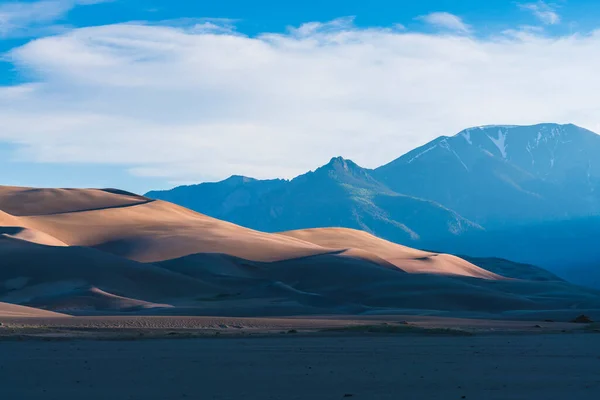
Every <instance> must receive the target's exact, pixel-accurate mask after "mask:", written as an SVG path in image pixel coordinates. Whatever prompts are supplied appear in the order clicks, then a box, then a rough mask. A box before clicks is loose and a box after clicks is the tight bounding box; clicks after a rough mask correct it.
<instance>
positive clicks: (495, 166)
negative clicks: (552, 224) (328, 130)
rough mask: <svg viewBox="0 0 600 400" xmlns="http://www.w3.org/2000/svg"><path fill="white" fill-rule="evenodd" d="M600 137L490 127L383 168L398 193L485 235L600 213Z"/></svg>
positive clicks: (379, 173) (543, 127)
mask: <svg viewBox="0 0 600 400" xmlns="http://www.w3.org/2000/svg"><path fill="white" fill-rule="evenodd" d="M599 155H600V136H598V135H597V134H595V133H593V132H591V131H588V130H586V129H583V128H580V127H577V126H575V125H557V124H540V125H534V126H484V127H477V128H470V129H466V130H464V131H462V132H460V133H458V134H457V135H455V136H452V137H445V136H443V137H440V138H438V139H435V140H433V141H431V142H429V143H428V144H426V145H424V146H422V147H420V148H417V149H415V150H413V151H411V152H409V153H407V154H405V155H403V156H402V157H400V158H398V159H396V160H394V161H392V162H391V163H389V164H386V165H384V166H382V167H379V168H377V169H376V170H374V171H373V172H372V175H373V176H374V177H375V178H376V179H378V180H379V181H380V182H382V183H384V184H385V185H387V186H388V187H390V188H391V189H392V190H395V191H398V192H402V193H405V194H407V195H410V196H416V197H420V198H425V199H429V200H432V201H435V202H438V203H440V204H443V205H444V206H446V207H448V208H450V209H453V210H455V211H456V212H458V213H459V214H461V215H463V216H464V217H465V218H468V219H470V220H472V221H474V222H476V223H478V224H480V225H482V226H484V227H485V228H486V229H493V228H496V227H502V226H510V225H514V224H519V225H524V224H527V223H530V222H541V221H548V220H561V219H570V218H574V217H581V216H586V215H593V214H598V213H600V192H599V190H598V189H599V185H600V161H599V160H600V159H599V157H598V156H599Z"/></svg>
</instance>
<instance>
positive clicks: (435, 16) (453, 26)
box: [417, 12, 471, 33]
mask: <svg viewBox="0 0 600 400" xmlns="http://www.w3.org/2000/svg"><path fill="white" fill-rule="evenodd" d="M417 19H420V20H422V21H424V22H426V23H428V24H429V25H433V26H435V27H437V28H442V29H448V30H451V31H455V32H462V33H469V32H471V27H470V26H469V25H467V24H465V23H464V22H463V20H462V19H461V18H460V17H458V16H456V15H454V14H450V13H447V12H434V13H431V14H427V15H423V16H421V17H418V18H417Z"/></svg>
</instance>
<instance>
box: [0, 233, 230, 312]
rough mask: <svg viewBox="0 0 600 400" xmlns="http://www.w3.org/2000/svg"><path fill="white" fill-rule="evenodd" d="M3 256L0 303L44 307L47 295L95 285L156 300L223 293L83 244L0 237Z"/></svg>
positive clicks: (75, 292)
mask: <svg viewBox="0 0 600 400" xmlns="http://www.w3.org/2000/svg"><path fill="white" fill-rule="evenodd" d="M0 260H2V261H1V262H0V301H5V302H10V303H18V304H26V305H29V304H36V305H40V299H44V302H45V303H46V304H50V303H52V302H53V300H52V299H53V298H64V297H65V296H71V295H80V293H81V291H82V290H88V289H91V288H97V289H99V290H100V291H103V292H107V293H109V294H111V295H115V296H122V297H126V298H131V299H137V300H141V301H146V302H158V303H168V302H169V301H171V300H175V301H177V300H180V299H182V298H186V297H189V298H192V297H195V296H198V295H201V294H204V295H212V294H216V293H219V291H220V290H219V289H217V288H214V287H213V286H211V285H209V284H205V283H203V282H201V281H199V280H197V279H193V278H190V277H188V276H184V275H181V274H177V273H174V272H171V271H168V270H165V269H163V268H159V267H157V266H154V265H151V264H140V263H137V262H135V261H131V260H127V259H124V258H121V257H116V256H114V255H111V254H108V253H104V252H101V251H98V250H95V249H90V248H85V247H52V246H44V245H38V244H34V243H30V242H25V241H21V240H16V239H11V238H0ZM98 294H99V292H98V293H96V295H98ZM96 297H98V296H96ZM128 307H129V306H128Z"/></svg>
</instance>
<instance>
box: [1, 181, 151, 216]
mask: <svg viewBox="0 0 600 400" xmlns="http://www.w3.org/2000/svg"><path fill="white" fill-rule="evenodd" d="M148 201H150V200H149V199H147V198H145V197H143V196H138V195H136V194H133V193H128V192H124V191H120V190H114V189H86V190H82V189H37V188H25V187H12V186H0V210H3V211H5V212H6V213H9V214H12V215H14V216H25V215H46V214H59V213H65V212H77V211H83V210H91V209H92V210H93V209H103V208H109V207H122V206H127V205H132V204H140V203H145V202H148Z"/></svg>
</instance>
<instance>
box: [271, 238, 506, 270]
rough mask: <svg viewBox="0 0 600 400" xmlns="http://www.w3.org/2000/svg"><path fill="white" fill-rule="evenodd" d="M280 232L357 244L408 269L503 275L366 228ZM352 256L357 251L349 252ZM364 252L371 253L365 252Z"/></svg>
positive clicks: (327, 243)
mask: <svg viewBox="0 0 600 400" xmlns="http://www.w3.org/2000/svg"><path fill="white" fill-rule="evenodd" d="M280 235H283V236H289V237H294V238H297V239H301V240H303V241H306V242H310V243H314V244H317V245H319V246H323V247H328V248H333V249H346V248H355V249H360V250H363V251H365V252H368V253H371V254H373V255H375V256H376V257H377V258H381V259H384V260H385V261H387V262H389V263H390V264H393V265H395V266H396V267H398V268H400V269H402V270H403V271H405V272H408V273H428V274H443V275H461V276H470V277H477V278H483V279H501V278H502V277H501V276H499V275H497V274H494V273H492V272H489V271H486V270H485V269H483V268H480V267H478V266H476V265H473V264H471V263H470V262H467V261H465V260H463V259H461V258H458V257H455V256H452V255H448V254H437V253H429V252H425V251H421V250H416V249H412V248H410V247H406V246H401V245H399V244H396V243H392V242H388V241H387V240H383V239H380V238H378V237H375V236H373V235H371V234H369V233H367V232H363V231H357V230H354V229H346V228H319V229H305V230H298V231H289V232H282V233H280ZM347 254H348V255H349V256H353V255H356V253H353V252H348V253H347ZM363 256H365V257H368V255H366V254H364V253H363Z"/></svg>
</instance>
